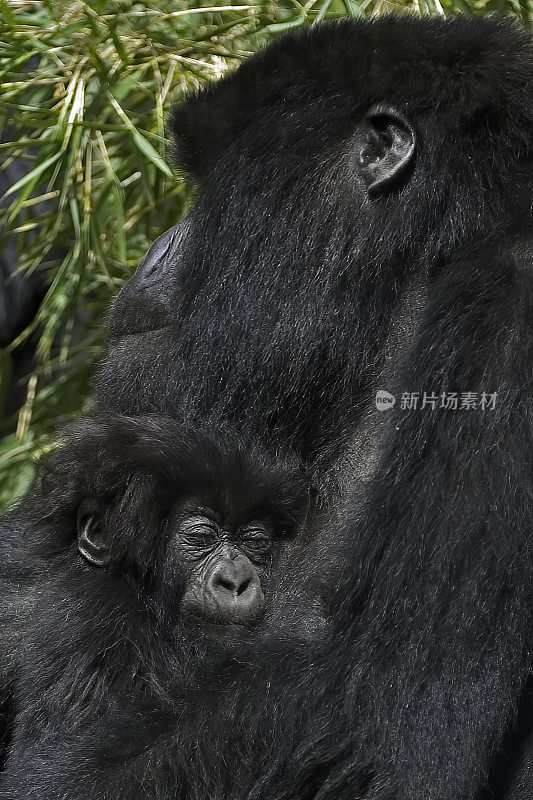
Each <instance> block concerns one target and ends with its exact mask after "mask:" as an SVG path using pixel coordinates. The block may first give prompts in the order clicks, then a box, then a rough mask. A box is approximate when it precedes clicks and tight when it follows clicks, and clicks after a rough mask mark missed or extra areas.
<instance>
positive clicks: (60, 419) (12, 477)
mask: <svg viewBox="0 0 533 800" xmlns="http://www.w3.org/2000/svg"><path fill="white" fill-rule="evenodd" d="M392 10H395V11H401V10H406V11H410V12H413V11H415V12H417V13H422V14H426V13H440V14H443V13H447V14H451V13H468V14H472V13H488V12H492V11H496V10H503V11H507V12H511V13H513V14H515V15H517V16H518V17H520V18H521V20H522V21H523V22H524V24H526V25H529V24H530V20H531V6H529V5H528V4H527V3H526V2H525V0H399V2H398V3H394V4H393V3H391V2H388V0H307V2H305V3H303V2H299V1H298V0H284V2H246V0H241V2H236V3H233V2H230V3H224V2H218V0H215V2H213V3H212V4H209V6H200V5H199V4H198V3H196V2H172V1H171V0H151V2H150V1H149V2H134V1H133V0H129V1H128V0H124V2H111V0H90V2H75V0H57V2H53V1H52V0H44V1H43V2H40V1H38V0H28V1H27V2H23V0H0V131H3V135H4V140H3V141H2V142H1V143H0V162H1V166H0V169H4V168H5V167H6V166H7V165H8V164H9V163H10V161H11V160H12V159H23V160H25V161H26V162H27V172H26V174H25V176H24V177H23V178H22V180H20V181H18V183H17V184H15V185H14V186H12V187H11V189H10V190H9V192H8V196H6V197H5V198H4V209H3V211H2V216H1V217H0V230H1V231H2V233H1V234H0V247H3V246H4V245H5V242H6V241H7V239H8V238H9V237H15V239H16V245H17V251H18V258H19V264H20V269H22V270H25V271H27V272H30V273H32V272H37V273H39V274H40V275H41V276H42V279H43V281H44V285H45V286H46V294H45V296H44V299H43V301H42V303H41V306H40V308H39V311H38V313H37V314H36V316H35V318H34V320H33V322H32V324H31V326H30V327H29V328H28V329H27V330H25V331H24V332H23V333H22V334H21V335H20V336H19V337H18V339H17V340H16V341H14V342H13V343H12V344H11V346H10V347H9V348H6V349H5V350H3V351H2V350H0V508H2V507H3V508H5V507H7V506H8V505H9V504H11V503H13V502H15V501H16V500H17V498H19V497H20V496H21V495H22V494H23V493H24V491H26V489H27V487H28V485H29V483H30V482H31V479H32V475H33V469H34V468H33V464H34V459H35V456H37V455H39V454H40V453H42V452H43V451H45V450H46V449H48V448H49V447H50V441H51V434H52V433H53V431H54V429H55V428H57V426H58V425H59V424H62V423H64V422H65V421H67V420H69V419H71V418H73V417H74V416H76V415H78V414H79V413H80V412H81V411H85V410H87V409H89V408H90V405H91V401H90V385H91V374H92V370H93V366H94V363H95V361H96V360H97V359H98V358H99V357H100V355H101V353H102V350H103V347H104V341H103V333H102V318H103V316H104V314H105V311H106V309H107V307H108V305H109V303H110V300H111V298H112V296H113V295H114V294H115V293H116V291H117V290H118V289H119V288H120V286H121V285H122V284H123V282H124V281H125V280H127V278H128V277H129V276H130V275H131V273H132V271H133V270H134V269H135V267H136V265H137V264H138V262H139V261H140V259H141V258H142V256H143V254H144V253H145V252H146V250H147V249H148V247H149V245H150V243H151V242H152V241H153V240H154V239H155V238H156V237H157V236H158V235H159V234H160V233H161V232H162V231H163V230H165V229H166V228H168V227H170V226H171V225H173V224H174V223H175V222H176V221H177V220H178V219H179V218H180V217H182V216H183V215H184V214H185V213H186V212H187V209H188V208H189V207H190V205H191V203H192V202H193V201H194V196H193V195H194V188H193V187H192V186H191V184H190V183H188V182H187V181H184V180H180V179H179V177H178V176H174V175H173V173H172V171H171V168H170V166H169V164H168V161H167V147H166V139H165V112H166V111H167V110H168V108H169V107H170V105H171V104H172V103H173V102H175V101H176V100H178V99H179V98H180V96H182V95H183V94H185V93H187V92H190V91H193V90H195V89H197V88H198V86H200V85H201V84H202V83H204V82H206V81H210V80H213V79H216V78H217V77H219V76H220V75H221V74H223V73H224V72H225V71H226V70H228V69H232V68H234V67H235V66H236V65H237V64H238V63H239V62H240V61H241V60H242V59H243V58H245V57H247V56H248V55H249V54H250V53H251V52H253V51H254V50H256V49H257V48H258V47H260V46H261V45H262V44H263V43H264V42H265V41H266V40H268V39H269V38H271V37H273V36H276V35H279V34H280V33H282V32H283V31H285V30H287V29H289V28H294V27H297V26H299V25H303V24H311V23H314V22H315V21H319V20H322V19H325V18H330V17H334V16H342V15H344V16H346V15H350V16H360V15H367V16H368V15H372V14H377V13H382V12H384V11H392ZM43 201H47V202H44V203H43ZM28 340H30V341H32V342H33V343H34V344H35V347H36V353H37V355H36V360H35V366H34V368H33V370H32V372H31V374H30V375H28V376H26V377H25V378H24V387H25V401H24V404H23V406H22V408H21V409H19V411H18V412H17V413H16V414H15V415H11V416H8V415H6V414H3V415H2V413H1V409H2V403H3V400H4V398H5V394H6V387H7V386H8V384H9V381H10V379H11V372H12V369H11V364H12V359H13V356H14V354H15V353H16V352H17V351H18V350H19V349H20V348H21V347H22V346H23V345H24V344H25V343H27V341H28Z"/></svg>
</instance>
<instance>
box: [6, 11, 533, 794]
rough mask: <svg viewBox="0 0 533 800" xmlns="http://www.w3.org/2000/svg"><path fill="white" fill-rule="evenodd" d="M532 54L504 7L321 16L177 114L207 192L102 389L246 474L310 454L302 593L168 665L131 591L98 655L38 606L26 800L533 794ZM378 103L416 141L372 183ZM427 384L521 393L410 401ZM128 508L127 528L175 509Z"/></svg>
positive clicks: (118, 333) (177, 127)
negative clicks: (479, 14) (371, 146)
mask: <svg viewBox="0 0 533 800" xmlns="http://www.w3.org/2000/svg"><path fill="white" fill-rule="evenodd" d="M532 54H533V51H532V45H531V39H530V36H529V34H526V33H524V32H521V31H519V30H518V29H517V28H516V27H515V26H514V25H512V24H511V23H509V22H506V21H503V20H474V19H468V20H467V19H453V20H442V19H437V18H431V19H419V20H417V19H413V18H409V17H402V18H394V17H389V18H380V19H376V20H375V21H373V22H371V23H367V22H360V21H350V22H343V23H339V24H336V25H326V26H321V27H320V26H317V27H316V28H313V29H310V30H309V31H306V32H305V33H303V34H298V35H297V36H288V37H285V38H283V39H280V40H279V41H277V42H275V43H274V44H273V45H271V46H270V47H269V48H267V49H266V50H265V51H264V52H262V53H259V54H258V55H256V56H255V57H254V58H252V59H251V60H250V61H249V62H247V63H246V64H244V65H243V67H241V68H240V69H239V70H238V71H237V72H236V73H235V74H234V75H232V76H230V77H228V78H225V79H224V80H223V81H222V82H220V83H219V84H217V85H216V86H214V87H213V88H211V89H209V90H207V91H205V92H203V93H201V94H200V95H199V96H198V97H197V98H193V99H191V100H189V101H188V102H187V103H186V104H185V106H183V107H181V109H177V111H176V112H175V113H174V115H173V116H172V120H171V130H172V131H173V134H174V137H175V140H176V143H177V149H178V159H180V161H181V163H182V165H183V166H184V167H185V168H186V169H188V170H189V171H190V172H191V173H192V174H193V175H194V176H195V177H196V178H197V179H198V180H199V182H200V196H199V201H198V204H197V206H196V208H195V209H194V210H193V212H192V213H191V215H190V216H189V218H188V219H187V221H186V222H184V223H181V225H180V226H178V227H177V228H176V229H175V230H174V231H173V232H172V233H171V234H167V235H166V237H167V238H165V239H164V241H163V243H161V242H160V243H159V244H158V245H157V246H156V250H155V251H154V253H155V254H156V256H157V253H161V252H163V251H164V253H165V255H164V262H165V263H164V265H162V266H161V272H160V273H158V258H157V257H156V256H154V257H153V258H152V257H151V256H149V257H148V258H147V259H146V261H145V262H144V265H143V266H141V268H140V270H139V272H138V274H137V275H136V277H135V280H134V282H133V283H132V284H131V285H130V286H129V287H126V289H125V290H124V291H123V293H122V295H121V296H119V299H118V301H117V303H116V305H115V308H114V309H112V311H111V314H110V326H109V327H110V332H111V337H112V341H111V346H110V352H109V354H108V356H107V358H106V359H105V361H104V363H103V364H102V366H101V368H100V371H99V376H98V386H97V395H98V400H99V405H100V409H101V410H102V412H103V413H110V412H118V413H120V414H128V415H146V414H152V413H158V414H165V415H169V416H171V417H173V418H175V419H176V420H178V423H179V424H185V425H186V426H188V427H192V428H194V429H195V430H200V431H205V432H207V433H206V435H210V434H211V433H212V432H213V431H217V430H219V429H220V428H222V429H223V430H226V429H227V428H228V427H231V428H232V429H236V430H238V433H239V440H240V441H242V442H244V449H245V451H246V452H249V454H250V459H251V461H250V470H251V474H253V469H254V465H255V460H256V459H255V457H254V455H253V454H254V453H262V452H263V451H265V450H266V451H268V452H272V451H277V452H280V453H282V454H284V455H283V460H284V459H286V458H289V460H290V459H295V460H296V461H300V462H302V464H303V465H304V467H305V470H306V475H307V478H306V480H308V481H309V482H310V483H311V484H312V485H313V486H315V487H316V489H317V492H318V497H317V502H315V503H314V504H313V505H312V508H311V513H310V516H309V518H308V522H307V525H306V527H305V530H304V531H302V533H301V534H300V536H299V537H297V539H296V540H295V544H294V547H296V548H297V551H298V557H295V558H294V559H293V564H296V565H297V566H298V569H297V570H296V571H295V570H294V568H291V567H290V566H289V567H287V569H286V571H285V573H284V578H283V580H286V581H287V582H288V585H289V586H291V587H294V585H297V586H299V585H302V587H303V588H302V589H301V590H298V591H295V590H294V589H293V588H291V590H290V591H289V590H284V591H283V592H281V593H280V598H281V599H280V608H282V607H284V606H285V604H288V606H287V609H288V610H286V612H282V611H280V612H279V613H273V615H272V616H271V617H270V618H269V621H268V622H267V623H266V624H265V626H264V627H261V626H259V627H258V628H257V630H256V631H255V632H254V633H253V634H250V635H249V636H244V637H239V638H238V640H237V639H233V640H231V645H230V646H229V647H228V648H227V649H225V648H223V649H222V651H221V649H220V646H219V643H218V642H217V641H216V640H215V639H213V638H210V637H209V636H208V635H206V638H205V639H202V647H204V648H205V649H202V647H200V646H199V645H198V644H197V643H196V644H195V646H194V652H191V650H190V649H189V644H190V639H189V638H188V637H189V636H190V634H189V633H188V634H187V636H186V637H185V639H184V640H183V641H184V642H185V644H184V648H183V651H182V657H181V658H180V660H179V668H178V667H176V670H175V672H172V671H171V673H170V675H169V674H168V673H167V672H165V671H164V669H162V667H163V666H164V663H163V664H162V663H161V662H160V661H157V668H155V664H156V662H155V661H154V656H153V652H154V649H156V650H157V649H158V648H159V649H161V648H164V647H165V646H166V645H167V644H168V643H167V641H166V639H165V637H164V636H163V635H161V636H158V632H159V631H158V630H157V629H154V628H153V626H151V624H150V623H149V621H147V620H146V619H145V618H142V617H140V616H138V615H135V618H134V620H133V621H131V618H128V619H129V620H130V622H131V627H127V625H126V623H125V628H124V630H125V631H126V634H127V635H126V636H125V637H124V638H125V640H131V641H133V642H135V641H137V642H139V641H142V642H145V646H144V649H143V647H142V646H141V647H137V648H134V650H135V653H137V655H138V658H139V659H140V660H141V661H144V662H146V663H145V664H144V668H145V671H143V670H141V671H140V672H135V673H131V672H129V673H128V669H130V665H131V664H132V663H135V661H130V660H129V659H128V657H126V656H125V655H124V647H126V645H125V644H123V643H124V639H123V638H119V637H118V636H117V634H116V633H113V631H114V630H116V629H113V631H111V632H109V623H108V621H107V620H108V618H109V619H113V616H112V611H113V609H114V608H115V606H117V607H118V605H119V604H120V603H121V602H122V601H123V597H122V595H119V596H118V597H117V596H116V595H115V594H113V593H112V592H111V589H110V588H108V587H106V589H105V592H104V594H103V595H102V597H103V598H105V599H104V600H103V602H104V605H103V612H102V613H101V615H100V616H99V615H98V610H96V611H95V612H94V614H90V613H89V612H90V610H91V609H89V608H88V607H87V605H86V604H84V603H83V602H82V601H81V600H80V603H79V604H78V606H77V607H78V608H79V609H80V613H81V614H82V616H83V621H84V622H85V621H87V620H88V625H89V629H87V628H85V626H84V624H82V625H81V626H79V624H78V626H76V624H75V623H74V626H73V627H74V632H73V636H74V637H77V636H80V639H79V640H78V645H77V646H75V647H74V648H72V642H73V641H74V640H71V639H69V638H68V637H67V636H66V635H65V634H64V633H63V631H64V630H65V626H66V624H67V623H66V620H67V619H68V620H70V619H72V615H71V613H70V612H69V616H68V618H67V617H64V619H63V621H62V625H63V628H60V627H59V625H58V621H57V616H58V614H57V613H55V614H52V613H49V614H47V612H46V610H45V611H44V612H42V617H39V618H38V619H39V623H38V624H37V625H35V622H33V623H32V624H33V626H34V627H33V628H32V630H34V631H37V632H39V631H41V630H42V631H43V634H44V635H43V636H42V637H40V638H38V640H37V642H38V644H37V645H35V644H33V645H32V648H33V649H31V650H30V651H28V652H29V655H28V654H27V655H26V660H25V662H24V663H25V668H24V669H23V670H22V675H23V679H22V683H21V688H20V689H19V692H18V698H19V699H18V701H17V702H18V704H19V705H18V708H19V709H20V716H19V719H18V723H17V729H16V730H17V731H21V732H20V733H17V732H16V737H19V738H16V742H20V743H21V745H19V746H20V747H21V748H22V749H20V750H18V751H17V750H16V749H13V750H12V755H11V761H10V766H9V767H8V770H7V778H6V786H7V787H9V788H8V789H6V790H5V793H4V797H5V798H6V800H14V798H15V797H19V796H25V797H26V796H27V797H30V798H40V799H41V798H42V800H51V798H52V797H54V798H55V797H67V796H68V797H69V798H73V800H86V799H87V798H89V797H91V798H95V797H98V798H100V797H101V798H104V800H108V798H109V800H111V798H118V800H126V798H127V800H131V799H132V798H137V797H139V798H147V799H148V798H150V799H151V800H152V799H153V798H155V797H157V798H158V799H159V798H162V800H171V799H172V800H177V799H178V798H179V800H200V798H206V797H209V798H215V799H216V800H218V799H219V798H220V800H222V799H224V800H230V799H231V800H245V799H246V800H354V798H365V800H441V798H442V800H481V798H482V797H483V798H486V797H487V798H502V797H505V798H506V800H526V798H529V789H528V787H531V785H532V779H531V772H530V766H529V765H530V763H531V760H532V759H531V752H530V751H531V744H528V736H530V735H531V732H532V730H533V713H532V711H533V707H532V705H531V695H530V688H531V687H530V680H531V672H532V661H531V659H532V648H533V619H532V603H533V595H532V592H533V546H532V541H533V540H532V531H533V490H532V480H531V477H532V474H533V403H532V393H531V388H532V377H533V374H532V372H533V366H532V365H533V335H532V322H533V292H532V285H531V264H532V253H533V247H532V242H531V230H532V227H531V223H532V219H531V217H532V214H531V189H532V183H533V181H532V177H533V172H532V144H533V142H532V130H533V127H532V123H533V111H532V109H533V104H532V100H533V96H532V95H533V81H532V77H533V76H532V72H533V61H532ZM376 103H382V104H386V105H387V106H392V107H394V108H396V109H397V110H398V112H400V113H401V114H402V115H403V116H404V117H405V118H407V119H408V120H409V121H410V123H411V124H412V126H413V128H414V130H415V131H416V134H417V144H416V156H415V160H414V163H413V164H412V165H411V169H410V171H409V172H408V173H405V174H404V175H402V179H401V181H400V182H398V183H397V185H395V186H394V187H393V188H391V190H390V191H387V192H386V193H384V194H382V195H380V196H378V197H376V198H372V199H370V198H369V197H368V196H367V195H366V194H365V188H364V184H363V182H362V179H361V166H360V164H359V162H358V160H357V158H356V144H357V141H358V140H357V136H358V135H359V133H358V132H359V131H360V130H361V126H363V125H364V121H365V115H366V113H367V111H368V109H369V107H371V106H373V105H375V104H376ZM154 253H153V254H154ZM153 254H152V255H153ZM172 265H173V266H174V270H172V269H171V268H170V267H171V266H172ZM158 274H159V275H160V281H158V280H156V278H157V276H158ZM162 308H163V309H164V313H161V309H162ZM379 389H386V390H388V391H390V392H392V393H394V394H395V395H396V397H398V401H397V404H396V406H395V407H394V409H392V410H389V411H388V412H383V413H379V412H377V411H376V410H375V408H374V396H375V392H376V391H377V390H379ZM424 391H425V392H434V393H436V394H437V395H440V394H441V393H442V392H458V393H461V392H477V393H479V395H480V394H481V393H482V392H491V393H497V395H498V396H497V403H496V407H495V408H494V409H493V410H485V411H482V410H481V409H479V408H478V409H473V410H469V411H467V410H457V411H452V410H444V409H440V408H435V409H431V407H426V408H424V409H418V410H414V411H407V410H402V409H401V408H400V403H399V397H400V395H401V393H402V392H420V393H423V392H424ZM140 424H141V423H140ZM83 436H84V435H82V437H81V440H82V441H83ZM117 441H118V442H119V447H120V439H119V440H117ZM125 449H126V448H125V447H124V448H122V450H125ZM230 452H231V448H230ZM165 458H168V462H169V463H171V462H172V454H168V453H167V451H165ZM258 458H259V457H258ZM97 460H98V459H97ZM259 461H260V458H259ZM87 462H88V465H89V467H90V464H91V463H92V457H91V456H89V457H88V458H87ZM95 469H96V473H95V472H93V470H95ZM89 472H90V474H97V472H98V465H96V466H95V467H90V469H89ZM133 502H134V506H133V509H134V511H135V513H134V516H133V518H132V524H133V525H134V524H135V519H136V518H137V516H139V519H143V518H144V515H145V514H149V513H151V509H152V506H151V504H150V503H148V502H147V501H145V499H144V496H143V495H142V493H141V492H140V491H139V493H138V494H137V493H135V496H134V498H133ZM60 505H61V503H60ZM62 530H64V531H67V530H68V528H67V526H66V525H65V526H64V527H62V526H61V525H59V526H58V527H56V528H54V532H52V533H51V538H52V540H54V538H57V536H58V535H60V533H61V531H62ZM40 531H41V532H40V537H41V538H42V539H43V540H47V541H48V539H47V535H46V534H47V532H49V528H48V527H47V523H46V521H44V522H43V523H42V528H41V529H40ZM139 542H140V543H141V544H142V543H143V538H142V537H141V538H140V539H139ZM91 574H92V573H91ZM63 585H64V584H63ZM73 591H75V587H74V589H73ZM108 592H109V594H108ZM86 596H87V595H83V597H86ZM91 596H93V595H91ZM59 599H60V598H58V597H57V596H56V598H55V599H54V598H52V599H51V600H48V601H47V602H48V603H49V604H50V605H51V608H54V609H56V608H57V609H59V608H60V607H61V606H60V602H59ZM299 620H301V625H299V624H298V621H299ZM76 621H77V620H76ZM50 629H52V631H51V630H50ZM100 629H101V633H100V634H97V632H98V631H99V630H100ZM87 630H90V634H89V633H87ZM54 631H55V635H52V634H53V633H54ZM34 635H35V634H34ZM106 635H107V636H109V637H110V638H106ZM97 636H101V637H102V641H103V642H104V644H105V645H106V647H107V646H111V647H114V648H116V650H117V653H118V654H117V655H116V658H115V657H114V656H108V655H107V654H108V652H109V651H108V650H106V651H105V653H106V658H109V660H108V662H106V663H109V664H110V669H111V672H110V671H109V669H107V667H106V666H102V665H101V664H99V663H98V653H99V652H100V650H99V649H98V647H99V645H98V641H99V639H98V638H97ZM95 638H97V642H96V650H95ZM28 641H30V642H34V641H35V639H31V637H30V639H29V640H28ZM66 642H68V644H69V648H66V644H65V643H66ZM126 644H127V641H126ZM28 647H29V645H28ZM126 650H127V648H126ZM72 652H74V657H75V662H74V663H75V664H79V663H80V664H81V663H85V664H90V666H91V668H92V670H93V672H92V673H91V674H92V675H93V676H94V677H92V678H91V679H89V678H88V672H85V673H84V672H83V670H81V668H80V667H74V668H73V666H72V663H71V660H70V658H71V654H72ZM111 652H112V651H111ZM165 652H167V651H165ZM67 653H68V654H69V655H68V656H67ZM95 658H96V663H95V662H94V660H95ZM163 662H164V659H163ZM173 663H174V662H172V664H173ZM139 669H140V668H139ZM113 670H115V671H116V680H114V677H113V676H114V675H115V673H114V672H113ZM133 674H135V676H137V674H138V675H140V676H141V682H142V681H144V683H143V686H145V687H146V688H145V690H146V697H147V698H148V697H149V700H147V702H146V704H145V705H143V704H142V703H140V702H139V703H137V700H132V699H131V698H130V697H125V696H124V694H123V691H122V689H123V687H124V685H125V684H124V679H125V678H124V676H126V675H130V676H133ZM161 675H163V677H161ZM50 676H53V679H54V680H55V681H56V682H57V685H58V686H59V687H61V688H60V690H59V691H58V692H57V693H56V692H53V693H51V694H50V693H49V694H47V695H45V697H44V698H43V694H44V689H43V687H44V686H45V685H48V684H46V681H48V680H49V679H50ZM187 676H189V677H190V678H191V679H190V682H189V683H187V680H186V678H187ZM191 676H192V677H191ZM130 684H131V681H130ZM130 684H128V685H130ZM184 686H185V687H186V688H185V689H184ZM115 687H118V689H117V694H116V695H115V694H114V692H115ZM159 689H161V701H160V702H156V700H154V697H155V695H157V692H158V691H159ZM150 692H151V693H150ZM173 692H177V695H175V694H173ZM169 694H170V696H171V701H170V704H168V703H167V695H169ZM177 697H178V698H179V701H178V699H177ZM69 703H70V704H73V707H74V709H75V710H74V714H73V715H71V714H70V712H68V705H69ZM45 706H46V710H43V708H44V707H45ZM35 719H37V720H38V721H41V723H42V725H43V726H44V728H41V729H40V732H39V733H38V734H37V736H36V737H35V740H32V738H31V732H30V725H29V722H30V720H31V721H32V724H33V720H35ZM47 726H49V735H48V736H47V738H46V740H44V739H43V738H42V737H43V730H45V731H48V727H47ZM65 731H66V732H67V733H68V736H69V737H70V738H68V737H67V743H66V744H65ZM39 736H41V738H40V739H39ZM43 742H45V744H43ZM65 763H68V769H66V768H65ZM17 792H18V794H17ZM32 792H33V794H32ZM54 792H55V793H54ZM61 792H63V794H61ZM0 797H2V795H1V794H0Z"/></svg>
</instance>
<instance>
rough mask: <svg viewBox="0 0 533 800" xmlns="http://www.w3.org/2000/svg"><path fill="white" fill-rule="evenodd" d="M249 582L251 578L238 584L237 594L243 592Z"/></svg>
mask: <svg viewBox="0 0 533 800" xmlns="http://www.w3.org/2000/svg"><path fill="white" fill-rule="evenodd" d="M251 582H252V579H251V578H247V579H246V580H245V581H243V582H242V583H241V585H240V586H239V588H238V589H237V594H238V595H241V594H244V593H245V591H246V590H247V588H248V587H249V585H250V583H251Z"/></svg>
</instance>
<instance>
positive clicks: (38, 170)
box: [4, 150, 63, 197]
mask: <svg viewBox="0 0 533 800" xmlns="http://www.w3.org/2000/svg"><path fill="white" fill-rule="evenodd" d="M62 155H63V153H62V151H61V150H60V151H59V152H58V153H55V155H53V156H51V157H50V158H47V159H46V160H45V161H41V163H40V164H37V166H36V167H34V168H33V169H32V170H31V171H30V172H28V174H27V175H24V176H23V177H22V178H20V180H18V181H16V183H14V184H13V186H10V187H9V189H8V190H7V192H6V193H5V194H4V197H9V195H11V194H14V193H15V192H18V191H19V190H20V189H22V188H23V187H24V186H26V185H27V184H29V183H34V184H35V183H36V182H37V180H38V179H39V178H40V177H41V175H42V174H43V173H45V172H46V170H47V169H48V168H49V167H51V166H52V164H55V163H56V161H58V160H59V159H60V158H61V156H62Z"/></svg>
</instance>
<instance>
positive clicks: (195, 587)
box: [170, 502, 277, 625]
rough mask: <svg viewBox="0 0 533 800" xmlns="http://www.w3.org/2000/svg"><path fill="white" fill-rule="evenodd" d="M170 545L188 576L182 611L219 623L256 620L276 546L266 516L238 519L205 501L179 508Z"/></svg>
mask: <svg viewBox="0 0 533 800" xmlns="http://www.w3.org/2000/svg"><path fill="white" fill-rule="evenodd" d="M170 546H171V549H172V550H173V551H174V553H175V555H176V559H177V562H178V563H179V565H180V569H181V571H182V575H183V583H184V591H183V595H182V599H181V613H182V615H183V616H186V617H188V618H198V619H199V620H203V621H206V622H209V623H212V624H217V625H229V624H236V625H253V624H254V623H255V622H257V621H259V620H260V619H261V617H262V615H263V613H264V610H265V595H264V591H263V583H264V581H265V580H266V579H268V574H269V572H270V569H271V567H272V563H273V558H274V552H275V550H276V549H277V547H276V541H275V536H274V532H273V529H272V527H271V525H270V524H269V522H268V521H267V520H264V519H249V520H241V521H238V520H233V519H224V518H223V517H222V515H221V514H220V513H219V512H217V511H215V510H213V509H212V508H206V507H205V506H203V505H195V504H194V503H191V502H186V503H181V504H179V506H178V508H177V509H176V514H175V527H174V532H173V534H172V537H171V544H170Z"/></svg>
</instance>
